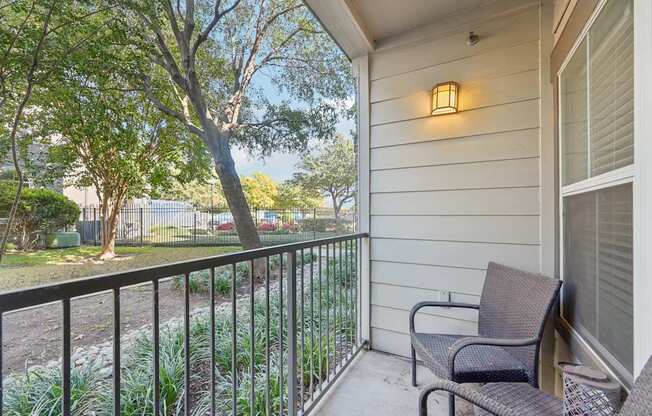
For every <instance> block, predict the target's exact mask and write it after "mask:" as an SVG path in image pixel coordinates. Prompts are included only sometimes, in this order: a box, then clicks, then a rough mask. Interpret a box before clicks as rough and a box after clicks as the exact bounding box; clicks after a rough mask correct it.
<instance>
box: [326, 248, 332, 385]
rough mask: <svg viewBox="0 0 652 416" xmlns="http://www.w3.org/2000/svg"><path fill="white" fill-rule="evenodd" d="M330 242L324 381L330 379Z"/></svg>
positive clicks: (327, 254) (327, 260)
mask: <svg viewBox="0 0 652 416" xmlns="http://www.w3.org/2000/svg"><path fill="white" fill-rule="evenodd" d="M329 251H330V244H326V381H329V380H330V379H331V328H330V315H331V312H330V311H331V299H330V298H331V292H330V287H329V286H330V282H329V281H330V266H329V264H330V255H329Z"/></svg>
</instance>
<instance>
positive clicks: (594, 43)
mask: <svg viewBox="0 0 652 416" xmlns="http://www.w3.org/2000/svg"><path fill="white" fill-rule="evenodd" d="M588 39H589V57H590V58H589V59H590V69H589V74H590V75H589V78H590V79H589V85H590V92H589V97H590V108H589V114H590V126H591V135H590V137H591V144H590V146H591V176H597V175H600V174H602V173H606V172H609V171H611V170H614V169H617V168H620V167H623V166H628V165H631V164H632V163H633V162H634V22H633V12H632V5H631V3H630V2H629V1H622V0H618V1H610V2H608V3H607V5H605V8H604V9H603V10H602V12H601V13H600V15H599V16H598V18H597V20H596V21H595V23H594V24H593V26H592V27H591V30H590V31H589V37H588Z"/></svg>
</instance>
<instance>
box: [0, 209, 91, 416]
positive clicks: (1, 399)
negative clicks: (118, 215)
mask: <svg viewBox="0 0 652 416" xmlns="http://www.w3.org/2000/svg"><path fill="white" fill-rule="evenodd" d="M84 215H86V211H84ZM2 368H3V361H2V312H0V416H2V414H3V407H2V403H3V402H4V391H3V390H2V385H3V382H2V380H3V379H4V377H3V375H2Z"/></svg>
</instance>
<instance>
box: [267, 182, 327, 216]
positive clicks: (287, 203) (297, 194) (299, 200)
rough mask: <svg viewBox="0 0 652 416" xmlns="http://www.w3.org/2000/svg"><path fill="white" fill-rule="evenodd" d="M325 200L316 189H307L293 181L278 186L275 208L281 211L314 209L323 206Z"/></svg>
mask: <svg viewBox="0 0 652 416" xmlns="http://www.w3.org/2000/svg"><path fill="white" fill-rule="evenodd" d="M323 203H324V198H323V197H322V195H321V193H320V192H319V191H318V190H316V189H306V188H304V187H303V186H301V185H299V184H296V183H294V182H293V181H285V182H283V183H281V184H280V185H279V186H278V193H277V195H276V202H275V204H274V206H275V207H277V208H279V209H292V208H300V209H314V208H319V207H321V206H322V205H323Z"/></svg>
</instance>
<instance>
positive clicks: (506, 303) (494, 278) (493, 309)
mask: <svg viewBox="0 0 652 416" xmlns="http://www.w3.org/2000/svg"><path fill="white" fill-rule="evenodd" d="M560 286H561V282H560V281H559V280H556V279H551V278H549V277H545V276H542V275H539V274H533V273H527V272H523V271H521V270H517V269H513V268H511V267H507V266H503V265H500V264H497V263H493V262H492V263H489V266H488V268H487V275H486V278H485V283H484V288H483V290H482V296H481V298H480V305H471V304H464V303H454V302H421V303H418V304H417V305H415V306H414V308H412V310H411V311H410V335H411V341H412V385H413V386H416V385H417V382H416V381H417V380H416V353H418V354H419V356H420V357H421V359H422V360H423V363H424V364H425V365H426V366H427V367H428V368H429V369H430V370H431V371H432V372H433V373H434V375H435V376H437V377H438V378H442V379H446V380H450V381H454V382H457V383H491V382H517V383H518V382H525V383H530V384H531V385H532V386H534V387H537V379H538V365H537V357H538V356H539V347H540V344H541V337H542V333H543V327H544V325H545V322H546V319H547V317H548V314H549V313H550V311H551V309H552V306H553V304H554V303H555V301H556V300H557V296H558V294H559V288H560ZM424 307H446V308H466V309H478V310H479V320H478V333H479V336H477V337H469V336H461V335H442V334H427V333H421V332H417V331H416V330H415V325H414V318H415V315H416V313H417V312H418V311H419V310H420V309H422V308H424ZM449 403H450V404H449V412H450V414H451V415H454V414H455V397H454V396H453V395H452V394H451V395H450V400H449Z"/></svg>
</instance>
